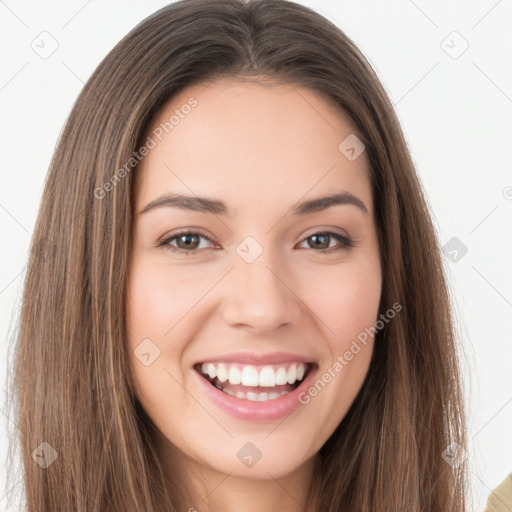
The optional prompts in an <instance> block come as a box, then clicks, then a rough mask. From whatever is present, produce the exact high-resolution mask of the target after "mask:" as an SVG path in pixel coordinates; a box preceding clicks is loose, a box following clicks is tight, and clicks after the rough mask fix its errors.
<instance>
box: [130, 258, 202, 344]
mask: <svg viewBox="0 0 512 512" xmlns="http://www.w3.org/2000/svg"><path fill="white" fill-rule="evenodd" d="M204 293H205V282H204V281H203V282H202V281H201V279H199V278H198V276H197V275H193V274H192V273H191V272H190V273H189V272H187V270H185V267H184V266H181V267H180V268H179V270H177V269H176V268H172V267H169V266H162V265H161V264H160V265H158V264H156V263H154V264H152V263H151V261H148V262H144V263H142V262H140V263H139V262H136V261H135V262H134V263H133V265H132V269H131V272H130V284H129V288H128V302H127V322H128V329H129V333H130V339H131V341H132V342H133V343H137V340H140V339H144V338H152V337H154V339H158V340H169V339H170V338H171V337H172V334H171V331H172V329H173V328H174V326H175V325H176V324H177V322H179V321H180V319H181V318H183V317H185V315H186V314H187V312H189V311H190V309H191V308H192V307H193V306H194V304H195V303H196V302H197V300H198V297H201V295H203V294H204ZM166 345H170V344H166ZM172 345H173V346H175V343H173V344H172ZM161 348H162V349H163V348H165V347H161Z"/></svg>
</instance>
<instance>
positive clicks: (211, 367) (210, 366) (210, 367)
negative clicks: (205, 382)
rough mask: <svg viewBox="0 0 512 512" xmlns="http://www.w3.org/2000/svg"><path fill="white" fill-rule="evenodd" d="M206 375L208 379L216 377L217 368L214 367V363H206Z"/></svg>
mask: <svg viewBox="0 0 512 512" xmlns="http://www.w3.org/2000/svg"><path fill="white" fill-rule="evenodd" d="M208 375H209V377H210V379H213V378H215V377H217V368H215V365H214V364H211V363H210V364H208Z"/></svg>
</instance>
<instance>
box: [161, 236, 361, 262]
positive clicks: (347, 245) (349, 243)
mask: <svg viewBox="0 0 512 512" xmlns="http://www.w3.org/2000/svg"><path fill="white" fill-rule="evenodd" d="M183 235H197V236H199V237H201V238H204V239H206V240H210V239H209V238H208V237H207V236H205V235H203V234H202V233H198V232H197V231H181V232H179V233H174V234H173V235H172V236H169V237H167V238H165V239H164V240H162V241H161V242H159V243H158V247H162V248H163V249H165V250H168V251H171V252H177V253H181V254H186V255H187V256H189V255H195V254H199V253H202V252H203V251H204V250H205V249H204V248H203V249H193V250H190V251H187V250H185V249H180V248H178V247H173V246H171V245H169V242H171V241H172V240H174V239H176V238H179V237H180V236H183ZM318 235H321V236H326V235H327V236H330V237H332V238H335V239H336V240H338V241H339V242H341V243H342V245H341V246H340V247H331V248H330V249H322V250H318V251H317V250H315V249H312V250H313V251H315V252H319V253H322V254H325V253H333V252H338V251H348V250H349V249H351V248H352V247H354V239H353V238H351V237H349V236H346V235H340V234H339V233H333V232H332V231H318V232H316V233H312V234H311V235H308V236H307V237H306V238H304V239H303V240H302V241H301V242H300V243H303V242H304V241H306V240H307V239H308V238H311V237H313V236H318ZM210 241H211V240H210Z"/></svg>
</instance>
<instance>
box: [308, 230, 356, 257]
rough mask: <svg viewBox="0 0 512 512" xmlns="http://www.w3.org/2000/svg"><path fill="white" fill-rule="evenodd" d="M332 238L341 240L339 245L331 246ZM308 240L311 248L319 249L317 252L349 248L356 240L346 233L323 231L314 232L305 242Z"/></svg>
mask: <svg viewBox="0 0 512 512" xmlns="http://www.w3.org/2000/svg"><path fill="white" fill-rule="evenodd" d="M332 239H335V240H337V241H338V242H339V244H340V245H339V247H336V246H333V247H329V246H330V242H331V240H332ZM304 242H307V244H308V246H309V248H311V249H319V250H318V251H317V252H334V251H339V250H347V249H350V248H351V247H353V245H354V241H353V240H352V238H350V237H348V236H344V235H339V234H338V233H332V232H329V231H327V232H322V233H314V234H313V235H310V236H308V237H307V238H305V239H304V241H303V242H301V243H304Z"/></svg>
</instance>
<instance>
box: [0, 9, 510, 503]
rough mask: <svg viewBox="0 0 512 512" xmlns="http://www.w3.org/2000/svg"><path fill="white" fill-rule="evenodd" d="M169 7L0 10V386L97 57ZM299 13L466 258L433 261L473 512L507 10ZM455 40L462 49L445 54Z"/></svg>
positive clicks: (496, 215)
mask: <svg viewBox="0 0 512 512" xmlns="http://www.w3.org/2000/svg"><path fill="white" fill-rule="evenodd" d="M167 3H168V2H165V1H161V0H160V1H159V0H150V1H145V2H139V1H135V0H129V1H128V0H124V1H122V2H121V1H119V2H118V1H102V2H100V1H99V0H89V1H86V0H72V1H69V0H68V1H66V2H64V1H61V2H55V1H53V2H50V1H46V2H38V1H27V0H21V1H16V0H5V1H0V38H1V48H2V67H1V69H0V106H1V112H2V116H1V122H0V127H1V133H0V143H1V144H2V147H1V161H2V163H1V168H2V171H1V173H0V240H1V252H0V307H1V309H0V311H1V313H0V342H1V343H0V362H1V364H0V386H1V387H2V388H5V384H6V382H7V380H8V378H9V371H8V368H7V357H8V355H10V354H11V352H12V349H11V350H10V351H9V352H8V343H10V342H11V340H12V338H13V336H14V331H15V327H16V324H15V322H16V315H17V311H18V307H19V298H20V294H21V285H22V282H23V277H24V272H25V265H26V261H27V250H28V246H29V242H30V237H31V234H32V230H33V226H34V223H35V219H36V215H37V211H38V207H39V201H40V197H41V192H42V186H43V182H44V179H45V175H46V172H47V169H48V165H49V162H50V158H51V155H52V153H53V150H54V147H55V143H56V141H57V137H58V135H59V133H60V130H61V129H62V127H63V124H64V122H65V119H66V117H67V116H68V114H69V112H70V110H71V107H72V105H73V102H74V100H75V98H76V96H77V95H78V93H79V91H80V90H81V88H82V86H83V84H84V83H85V81H86V80H87V79H88V78H89V76H90V75H91V73H92V72H93V70H94V69H95V67H96V66H97V65H98V64H99V62H100V61H101V60H102V59H103V57H104V56H105V55H106V54H107V52H108V51H109V50H110V49H111V48H112V47H113V46H114V45H115V44H116V43H117V42H118V41H119V40H120V39H121V38H122V37H123V36H124V35H125V34H126V33H127V32H128V31H129V30H130V29H131V28H133V26H135V25H136V24H137V23H139V22H140V21H141V20H142V19H143V18H145V17H146V16H147V15H149V14H151V13H152V12H154V11H155V10H157V9H159V8H161V7H163V6H164V5H166V4H167ZM300 3H302V4H304V5H307V6H309V7H312V8H313V9H315V10H316V11H318V12H320V13H321V14H323V15H324V16H325V17H327V18H328V19H330V20H331V21H333V22H334V23H335V24H336V25H337V26H339V27H340V28H341V29H342V30H343V31H345V32H346V34H347V35H348V36H349V37H351V38H352V39H353V40H354V42H355V43H356V44H357V45H358V47H359V48H360V49H361V50H362V52H363V53H364V54H365V55H366V57H367V58H368V59H369V61H370V62H371V63H372V65H373V67H374V69H375V70H376V72H377V74H378V76H379V78H380V79H381V81H382V83H383V84H384V87H385V88H386V90H387V91H388V94H389V95H390V97H391V100H392V101H393V103H394V104H395V108H396V110H397V113H398V115H399V118H400V120H401V123H402V126H403V129H404V131H405V134H406V138H407V141H408V144H409V147H410V150H411V152H412V155H413V158H414V161H415V162H416V164H417V167H418V171H419V173H420V176H421V180H422V183H423V186H424V188H425V191H426V194H427V197H428V201H429V203H430V206H431V208H432V213H433V216H434V220H435V223H436V226H437V229H438V232H439V237H440V241H441V244H442V245H444V244H446V243H447V242H448V240H450V239H451V238H452V237H457V238H458V239H459V240H460V241H461V242H462V243H464V245H466V246H467V248H468V252H467V254H465V255H464V256H463V257H462V258H460V259H459V260H458V261H457V262H452V261H450V260H449V259H448V257H446V258H445V265H446V269H447V272H448V276H449V279H450V282H451V289H452V292H453V294H454V297H455V304H454V308H455V312H456V315H457V317H458V324H459V331H460V337H461V344H462V346H463V347H464V351H465V354H466V356H465V361H464V364H465V372H466V375H467V383H466V394H467V400H468V404H469V414H470V417H469V428H470V450H469V453H468V457H469V460H470V463H471V477H472V482H471V486H472V494H473V496H474V506H473V507H472V510H475V511H477V510H478V511H480V510H483V507H484V505H485V501H486V497H487V495H488V494H489V492H490V490H491V489H492V488H494V487H496V486H497V485H498V484H499V483H500V482H501V481H502V480H503V479H504V478H505V477H506V476H507V474H508V473H510V472H512V435H511V433H512V428H511V427H512V371H511V363H512V335H511V332H512V329H511V327H512V320H511V319H512V264H511V262H512V170H511V169H512V149H511V148H512V1H511V0H500V1H496V0H481V1H465V2H463V1H448V2H447V1H441V0H436V1H429V2H427V1H425V0H415V1H414V2H413V1H412V0H393V1H387V2H376V1H375V2H370V1H355V0H350V1H349V0H341V1H340V0H330V1H329V0H316V1H311V0H308V1H301V2H300ZM43 31H46V32H48V33H49V34H51V36H52V37H53V38H54V39H55V40H56V41H57V43H58V48H57V50H56V51H55V52H54V53H53V54H52V55H51V56H49V57H48V58H47V59H42V58H41V57H40V56H39V55H38V54H37V53H36V52H35V51H34V50H33V49H32V48H31V44H32V45H35V44H36V43H37V42H38V41H40V37H46V38H48V37H49V36H39V35H40V33H41V32H43ZM454 31H456V32H458V34H460V35H457V34H455V35H454V34H453V32H454ZM38 37H39V38H38ZM462 38H463V39H462ZM34 40H35V42H33V41H34ZM464 40H465V41H467V44H469V46H468V48H467V50H466V51H464V53H462V54H461V55H460V56H458V57H457V58H453V57H454V56H457V55H458V53H460V52H461V50H463V49H464V45H465V44H466V43H464ZM443 41H444V42H443ZM47 47H48V46H47ZM447 52H448V53H447ZM449 53H451V56H450V55H449ZM6 412H7V411H6V408H5V404H4V400H3V399H2V402H1V403H0V447H1V448H0V461H1V462H2V465H1V466H0V510H4V509H5V503H6V498H5V495H6V493H8V492H13V491H16V489H12V485H10V484H9V485H8V484H7V483H6V476H7V473H10V472H11V470H12V468H11V467H10V466H9V467H8V466H7V465H6V463H4V462H3V461H4V460H5V454H6V452H7V436H6V431H7V430H6V429H7V424H8V423H9V422H10V421H11V420H10V419H9V418H8V417H7V415H6ZM11 424H12V423H11ZM11 483H12V482H11ZM14 483H15V482H14ZM18 485H21V484H18ZM14 487H16V486H14Z"/></svg>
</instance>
